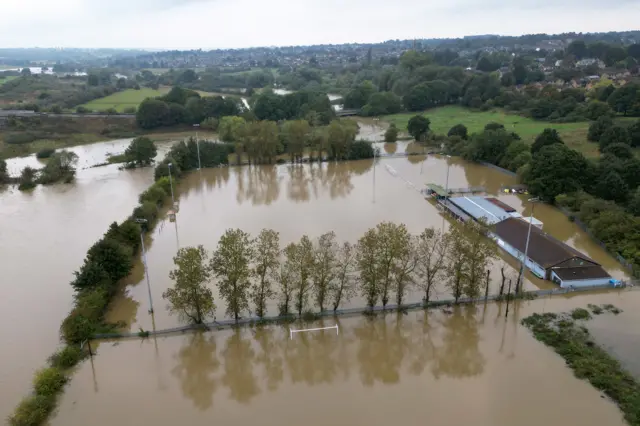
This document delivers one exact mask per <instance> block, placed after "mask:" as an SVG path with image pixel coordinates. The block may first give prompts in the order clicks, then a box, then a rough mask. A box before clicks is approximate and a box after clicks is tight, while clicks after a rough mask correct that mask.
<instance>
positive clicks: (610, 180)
mask: <svg viewBox="0 0 640 426" xmlns="http://www.w3.org/2000/svg"><path fill="white" fill-rule="evenodd" d="M595 194H596V195H597V196H598V197H600V198H604V199H605V200H611V201H615V202H617V203H623V202H625V201H626V199H627V197H628V195H629V187H628V186H627V184H626V183H625V181H624V180H623V179H622V177H620V175H619V174H618V173H617V172H616V171H614V170H610V171H609V172H607V173H606V174H605V175H604V177H602V178H601V179H599V180H598V181H597V182H596V186H595Z"/></svg>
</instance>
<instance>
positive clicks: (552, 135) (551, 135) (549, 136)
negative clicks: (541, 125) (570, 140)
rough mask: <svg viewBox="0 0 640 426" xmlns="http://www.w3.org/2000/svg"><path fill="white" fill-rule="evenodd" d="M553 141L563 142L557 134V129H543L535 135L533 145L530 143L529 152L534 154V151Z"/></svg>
mask: <svg viewBox="0 0 640 426" xmlns="http://www.w3.org/2000/svg"><path fill="white" fill-rule="evenodd" d="M555 143H564V142H563V141H562V138H561V137H560V135H559V134H558V131H557V130H556V129H544V130H543V131H542V133H540V134H539V135H538V136H537V137H536V140H535V141H534V142H533V145H531V153H532V154H533V155H535V153H536V152H538V151H540V150H541V149H542V148H544V147H545V146H549V145H553V144H555Z"/></svg>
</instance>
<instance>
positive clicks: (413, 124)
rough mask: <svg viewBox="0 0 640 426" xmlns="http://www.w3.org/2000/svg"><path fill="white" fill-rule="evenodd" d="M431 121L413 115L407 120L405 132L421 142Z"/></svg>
mask: <svg viewBox="0 0 640 426" xmlns="http://www.w3.org/2000/svg"><path fill="white" fill-rule="evenodd" d="M430 125H431V120H429V119H428V118H427V117H425V116H423V115H414V116H413V117H411V119H409V123H408V124H407V131H408V132H409V134H410V135H411V136H413V138H414V139H415V140H417V141H421V140H423V139H424V137H425V136H426V135H427V134H428V133H429V126H430Z"/></svg>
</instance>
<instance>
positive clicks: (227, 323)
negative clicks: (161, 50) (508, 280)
mask: <svg viewBox="0 0 640 426" xmlns="http://www.w3.org/2000/svg"><path fill="white" fill-rule="evenodd" d="M624 288H625V287H620V288H618V291H621V290H623V289H624ZM603 289H613V286H612V285H602V286H593V287H584V288H573V289H569V288H555V289H549V290H535V291H528V292H523V293H522V295H521V296H519V297H521V298H522V299H528V298H530V299H535V298H538V297H541V296H559V295H564V294H568V293H574V292H590V291H596V290H603ZM637 289H640V287H634V286H631V287H628V288H627V290H637ZM504 297H505V296H504V295H503V296H500V295H497V294H493V295H489V296H487V299H486V300H487V301H488V302H495V301H501V300H503V299H504ZM484 301H485V298H484V297H477V298H469V297H461V298H460V299H458V304H459V305H469V304H474V303H482V302H484ZM454 303H455V300H454V299H445V300H436V301H431V302H429V303H427V304H425V303H424V302H417V303H407V304H402V305H387V306H384V307H383V306H374V307H360V308H349V309H338V310H336V311H322V312H318V313H314V314H313V315H312V316H311V317H310V318H309V319H310V320H316V319H321V318H328V317H352V316H357V315H369V314H376V313H388V312H394V311H409V310H416V309H432V308H438V307H441V306H451V305H453V304H454ZM297 319H302V320H304V319H305V315H304V314H303V315H302V317H298V316H297V315H293V314H292V315H287V316H282V315H278V316H270V317H263V318H259V317H249V318H241V319H239V320H238V321H235V320H233V319H229V320H222V321H213V322H209V323H205V324H191V325H185V326H182V327H173V328H166V329H162V330H149V331H140V332H125V333H100V334H95V335H94V336H93V339H96V340H100V339H123V338H134V337H147V336H160V335H167V334H175V333H185V332H187V331H196V330H224V329H229V328H232V327H239V326H253V325H268V324H278V323H289V322H293V321H295V320H297Z"/></svg>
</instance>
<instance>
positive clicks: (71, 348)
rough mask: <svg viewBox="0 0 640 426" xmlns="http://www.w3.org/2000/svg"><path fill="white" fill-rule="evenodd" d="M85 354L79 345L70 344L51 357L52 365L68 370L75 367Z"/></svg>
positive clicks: (50, 362)
mask: <svg viewBox="0 0 640 426" xmlns="http://www.w3.org/2000/svg"><path fill="white" fill-rule="evenodd" d="M84 356H85V353H84V352H83V351H82V349H80V347H79V346H78V345H68V346H65V347H64V348H62V349H60V350H59V351H58V352H56V353H54V354H53V355H51V356H50V357H49V364H50V365H51V366H52V367H55V368H59V369H62V370H66V369H69V368H72V367H75V366H76V365H77V364H78V363H79V362H80V361H81V360H82V359H83V358H84Z"/></svg>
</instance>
